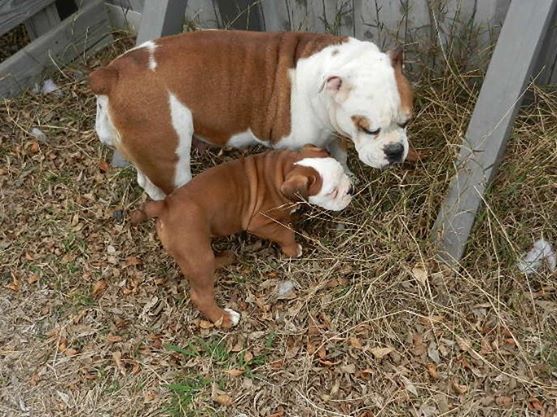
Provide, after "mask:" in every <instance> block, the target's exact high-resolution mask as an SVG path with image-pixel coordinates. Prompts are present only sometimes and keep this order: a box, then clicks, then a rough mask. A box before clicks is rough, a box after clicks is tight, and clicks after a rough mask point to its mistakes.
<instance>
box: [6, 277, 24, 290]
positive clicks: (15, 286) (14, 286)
mask: <svg viewBox="0 0 557 417" xmlns="http://www.w3.org/2000/svg"><path fill="white" fill-rule="evenodd" d="M5 287H6V288H7V289H9V290H12V291H13V292H19V290H20V289H21V284H20V282H19V280H18V279H17V278H16V277H13V278H12V282H10V283H9V284H6V285H5Z"/></svg>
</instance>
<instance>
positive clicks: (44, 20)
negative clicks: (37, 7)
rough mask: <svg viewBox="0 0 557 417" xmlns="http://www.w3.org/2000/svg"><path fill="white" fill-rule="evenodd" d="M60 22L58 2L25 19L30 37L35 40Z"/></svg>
mask: <svg viewBox="0 0 557 417" xmlns="http://www.w3.org/2000/svg"><path fill="white" fill-rule="evenodd" d="M58 23H60V16H59V15H58V10H56V4H50V5H48V6H46V7H45V8H44V9H42V10H41V11H40V12H38V13H36V14H35V15H34V16H31V17H30V18H29V19H27V20H26V21H25V28H26V29H27V33H28V34H29V38H30V39H31V40H33V39H37V38H38V37H39V36H41V35H43V34H45V33H46V32H48V31H49V30H50V29H52V28H53V27H54V26H56V25H57V24H58Z"/></svg>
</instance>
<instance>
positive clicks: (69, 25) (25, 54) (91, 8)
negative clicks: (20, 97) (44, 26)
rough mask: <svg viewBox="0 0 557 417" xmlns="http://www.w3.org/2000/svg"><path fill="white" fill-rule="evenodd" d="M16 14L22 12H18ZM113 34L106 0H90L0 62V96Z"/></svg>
mask: <svg viewBox="0 0 557 417" xmlns="http://www.w3.org/2000/svg"><path fill="white" fill-rule="evenodd" d="M17 16H20V14H18V15H17ZM111 39H112V37H111V35H110V28H109V25H108V17H107V15H106V10H105V8H104V1H103V0H91V1H88V2H87V3H86V5H85V6H83V7H82V8H80V9H79V10H78V11H77V12H75V13H74V14H73V15H71V16H70V17H68V18H66V19H64V20H63V21H62V22H60V23H59V24H57V25H56V26H55V27H54V28H51V29H50V30H48V31H47V32H46V33H44V34H43V35H42V36H39V37H38V38H37V39H35V40H33V42H31V43H30V44H28V45H27V46H25V47H24V48H22V49H20V50H19V51H17V52H16V53H15V54H13V55H12V56H10V57H9V58H6V59H5V60H4V61H2V62H1V63H0V98H2V97H11V96H14V95H17V94H19V93H20V92H21V91H22V90H23V89H25V88H27V87H30V86H32V85H33V84H34V83H35V82H36V81H37V80H39V79H40V78H41V77H42V76H43V75H44V74H43V73H44V70H45V69H47V68H52V67H53V66H54V65H53V64H54V63H55V64H56V65H61V64H65V63H68V62H71V61H73V60H74V59H76V58H78V57H80V56H83V54H84V52H86V51H87V52H91V51H95V50H97V49H100V48H102V47H104V46H106V45H107V44H108V43H110V41H111Z"/></svg>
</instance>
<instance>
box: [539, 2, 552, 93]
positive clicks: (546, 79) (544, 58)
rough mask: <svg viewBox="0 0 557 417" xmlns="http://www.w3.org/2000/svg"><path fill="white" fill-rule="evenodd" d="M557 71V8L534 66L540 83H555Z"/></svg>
mask: <svg viewBox="0 0 557 417" xmlns="http://www.w3.org/2000/svg"><path fill="white" fill-rule="evenodd" d="M556 73H557V9H556V10H555V11H554V12H553V18H552V19H551V21H550V24H549V28H548V30H547V35H546V37H545V42H544V43H543V46H542V51H541V53H540V56H539V58H538V60H537V63H536V67H535V68H534V75H537V76H538V78H537V80H536V81H537V82H538V83H539V84H544V85H546V84H554V83H555V74H556Z"/></svg>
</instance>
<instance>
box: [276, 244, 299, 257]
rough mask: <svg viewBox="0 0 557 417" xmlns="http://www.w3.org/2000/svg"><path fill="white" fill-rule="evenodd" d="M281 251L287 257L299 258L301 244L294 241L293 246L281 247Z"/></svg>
mask: <svg viewBox="0 0 557 417" xmlns="http://www.w3.org/2000/svg"><path fill="white" fill-rule="evenodd" d="M281 249H282V253H284V254H285V255H286V256H288V257H289V258H299V257H300V256H302V245H300V244H299V243H296V245H294V246H286V247H284V246H283V247H282V248H281Z"/></svg>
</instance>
